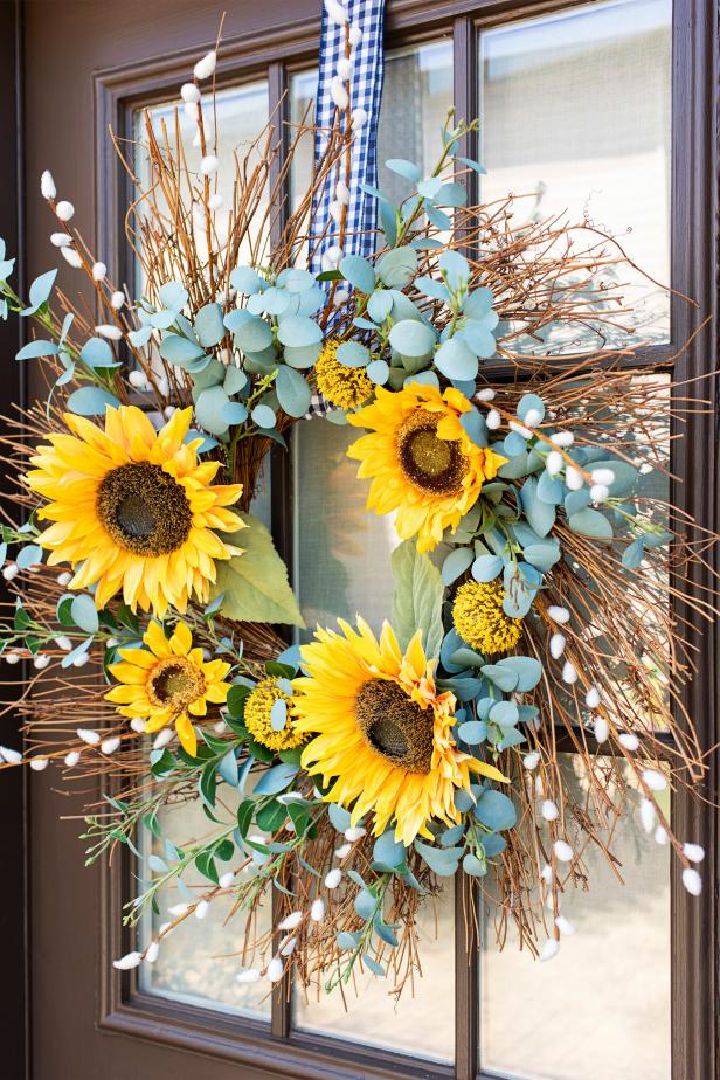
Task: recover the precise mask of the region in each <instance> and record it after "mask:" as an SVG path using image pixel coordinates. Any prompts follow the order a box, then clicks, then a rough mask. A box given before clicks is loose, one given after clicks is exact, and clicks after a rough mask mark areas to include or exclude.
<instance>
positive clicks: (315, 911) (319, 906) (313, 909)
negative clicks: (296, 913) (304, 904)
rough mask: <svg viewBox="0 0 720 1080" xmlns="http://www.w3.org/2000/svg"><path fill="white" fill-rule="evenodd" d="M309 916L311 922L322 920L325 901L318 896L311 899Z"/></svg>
mask: <svg viewBox="0 0 720 1080" xmlns="http://www.w3.org/2000/svg"><path fill="white" fill-rule="evenodd" d="M310 918H311V919H312V921H313V922H322V921H323V919H324V918H325V901H324V900H322V899H321V898H320V897H318V898H317V900H313V902H312V904H311V906H310Z"/></svg>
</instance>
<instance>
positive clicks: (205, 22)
mask: <svg viewBox="0 0 720 1080" xmlns="http://www.w3.org/2000/svg"><path fill="white" fill-rule="evenodd" d="M4 6H5V7H10V6H11V5H8V4H5V5H4ZM567 6H571V4H570V3H567V2H565V0H563V2H560V3H558V2H555V3H551V2H547V3H546V2H544V0H542V2H538V0H533V2H530V0H524V2H518V0H475V2H472V0H444V2H443V0H440V2H439V3H435V4H430V3H429V2H428V0H389V13H388V43H389V44H390V45H396V44H399V43H401V42H406V41H422V40H426V39H429V38H432V37H433V36H436V35H437V34H438V32H440V31H443V32H447V31H449V30H452V32H453V37H454V43H455V50H456V56H457V58H458V60H460V59H461V58H462V61H461V63H460V64H458V68H457V72H456V83H455V94H456V103H457V105H458V112H459V115H471V113H472V111H473V106H474V105H476V96H475V95H476V94H477V88H476V82H475V80H474V79H473V76H472V66H473V65H474V63H475V49H474V38H475V34H476V32H477V27H482V26H485V25H491V24H493V23H497V22H500V21H505V20H509V19H515V18H519V17H523V16H527V15H528V14H538V13H540V12H542V11H547V10H556V9H559V8H561V7H567ZM2 8H3V5H0V18H2V17H3V16H4V11H3V10H1V9H2ZM675 8H676V16H675V88H674V90H675V92H674V116H673V123H674V130H675V156H674V184H673V190H674V207H673V219H674V226H673V283H674V284H675V286H676V287H677V288H679V289H680V290H681V291H684V292H687V293H689V294H690V295H694V296H695V297H697V298H698V300H699V301H700V311H701V312H702V313H705V312H708V313H710V312H713V311H714V310H715V308H716V306H717V288H718V285H717V262H718V253H717V209H718V206H717V204H718V193H717V184H718V162H717V74H718V73H717V63H718V60H717V57H718V43H717V0H713V2H712V3H709V2H707V0H705V2H703V0H675ZM25 14H26V20H27V36H26V44H25V50H24V63H25V70H26V79H27V86H28V91H27V123H26V125H25V129H26V131H27V142H28V146H27V156H28V177H29V179H28V190H29V193H30V195H31V196H32V203H31V207H32V213H31V214H30V215H29V217H28V241H27V260H28V267H29V269H28V273H29V276H30V277H32V276H34V274H36V273H38V272H41V271H42V270H45V269H47V267H48V265H51V262H52V261H54V260H51V254H52V252H51V250H50V248H49V245H48V243H47V233H48V232H49V231H50V222H49V218H48V216H47V215H46V214H44V213H43V208H42V206H41V205H40V202H39V199H38V198H37V185H38V178H39V175H40V172H41V170H42V169H43V168H46V167H50V168H52V169H53V172H54V173H55V176H56V179H57V180H58V183H59V186H60V187H61V190H62V191H63V193H65V194H67V196H68V197H70V198H72V200H73V202H74V203H75V204H76V206H77V211H78V213H77V217H78V221H79V224H80V226H81V227H82V229H83V231H84V233H85V235H86V237H87V239H88V241H89V242H90V243H91V245H92V243H93V241H94V242H95V244H96V249H97V253H98V255H99V257H102V258H103V259H104V260H105V261H106V262H107V263H108V265H109V266H110V267H111V268H113V269H116V270H117V276H118V277H119V279H120V280H127V281H130V280H131V267H130V265H129V263H128V262H127V261H126V260H125V255H124V251H123V248H122V246H121V245H120V244H119V243H118V239H119V237H120V236H121V235H122V233H121V223H122V213H123V208H124V206H125V205H126V202H127V196H128V192H127V189H126V188H123V184H122V181H121V178H120V173H119V172H118V170H117V169H116V167H115V164H114V161H113V158H112V156H111V153H110V152H109V151H108V150H107V149H102V150H101V151H100V153H99V155H98V152H97V151H98V147H104V146H105V145H106V143H105V140H106V132H107V126H108V124H113V125H114V127H115V129H116V130H118V131H120V132H121V133H124V134H125V135H129V134H130V131H129V127H128V117H129V116H130V112H131V108H132V106H133V105H135V104H137V103H140V102H148V103H151V102H154V101H159V100H162V99H163V98H165V97H166V96H167V95H168V93H171V94H174V93H175V91H176V88H177V86H178V85H179V82H180V81H181V79H182V78H184V77H185V76H186V74H187V71H188V69H189V67H190V66H191V63H192V61H193V60H194V59H195V58H197V56H198V55H200V54H201V53H202V51H203V49H204V48H207V47H209V46H210V45H211V44H212V41H213V39H214V33H215V29H216V23H215V19H216V9H214V8H211V6H210V5H209V4H207V3H206V2H205V0H149V2H148V0H125V3H124V4H123V5H122V9H121V11H119V10H118V9H117V8H116V7H115V6H114V5H108V4H103V3H100V2H99V0H63V2H62V3H57V2H53V0H33V2H32V3H29V4H27V5H25ZM318 28H319V19H318V2H317V0H293V4H292V5H290V4H289V3H288V2H287V0H265V2H264V3H263V4H262V5H251V4H249V3H247V2H245V3H239V4H236V5H233V6H232V8H231V10H230V11H229V12H228V16H227V19H226V23H225V34H224V42H225V44H224V48H223V51H222V54H221V59H220V63H219V68H218V77H219V81H220V83H221V84H226V83H228V82H230V81H236V80H237V79H243V78H251V77H253V76H255V75H257V73H258V72H259V71H265V72H268V73H269V75H270V86H271V94H272V97H273V100H275V101H276V100H279V98H280V96H281V92H282V88H283V87H284V85H285V81H286V72H287V70H291V69H293V68H295V67H297V66H304V65H306V64H307V62H308V60H312V58H313V56H314V54H315V51H316V49H317V37H318ZM58 42H62V43H65V44H64V47H63V48H58ZM3 49H7V40H6V36H5V35H0V50H3ZM68 50H70V56H71V61H69V60H68V55H69V53H68ZM0 55H1V56H2V58H3V59H5V53H0ZM5 70H6V69H5V66H4V65H2V66H0V72H2V74H1V75H0V79H2V78H3V77H4V76H5ZM60 90H61V92H60ZM93 108H94V109H95V112H94V114H93ZM93 115H94V117H95V120H94V123H93ZM2 123H7V116H6V113H5V110H0V124H2ZM3 145H4V146H7V145H9V143H8V142H7V141H6V142H4V143H3ZM93 162H95V163H96V176H95V178H93V176H92V164H93ZM3 182H5V177H4V176H3ZM3 209H4V208H3V207H0V213H1V212H3ZM60 278H61V284H62V285H63V286H64V287H66V288H71V287H77V280H78V279H77V277H74V276H73V272H72V271H71V270H69V269H68V268H65V267H63V268H62V269H61V274H60ZM683 320H685V321H683ZM689 329H691V326H690V323H689V322H688V313H687V310H686V309H684V308H682V305H678V304H677V303H676V305H675V310H674V329H673V340H674V341H675V342H678V341H682V340H683V339H684V337H685V336H686V335H687V332H688V331H689ZM1 332H2V326H0V333H1ZM14 348H15V346H14V345H12V344H11V346H10V348H9V349H8V351H14ZM717 352H718V340H717V330H716V329H715V330H708V331H706V333H705V336H704V337H703V338H702V339H699V340H698V341H697V342H696V344H695V346H694V348H693V349H692V350H691V351H690V352H689V353H688V354H687V355H686V356H685V357H683V359H682V360H681V361H680V362H679V364H678V367H677V372H678V375H679V376H680V377H682V376H688V377H692V376H694V375H696V374H700V373H703V372H706V371H707V370H709V368H710V367H712V366H713V365H714V364H715V360H716V357H717ZM672 355H673V349H672V348H665V347H661V348H659V349H651V350H647V352H646V353H645V354H644V356H643V358H644V359H646V360H647V362H648V363H650V364H657V363H658V362H661V363H663V364H667V363H669V361H670V360H671V357H672ZM3 389H4V388H3ZM0 392H2V391H0ZM698 393H699V396H702V390H699V392H698ZM715 434H716V433H715V429H714V424H713V419H712V418H708V417H698V418H696V419H693V421H692V423H691V425H690V428H689V431H688V439H687V441H686V443H685V444H684V446H681V447H679V448H678V449H677V451H676V459H675V468H676V471H677V472H678V473H679V474H680V475H682V476H684V477H686V478H687V480H686V483H685V484H684V485H682V486H681V487H678V489H677V493H676V494H677V497H678V498H679V499H681V500H682V501H683V502H684V505H686V506H687V507H688V508H690V509H692V510H693V512H694V513H695V514H696V516H698V517H699V518H700V519H701V520H704V521H705V522H706V523H707V524H710V523H711V522H714V523H715V526H716V527H717V524H718V523H717V505H716V504H717V497H716V482H717V481H716V462H715V459H714V457H713V455H712V453H711V452H710V448H712V447H713V446H714V445H715V444H714V439H715ZM288 461H289V459H288V455H286V454H281V453H278V454H276V455H275V460H274V462H273V469H272V484H273V491H274V499H273V503H274V510H273V513H274V518H273V526H274V532H275V535H276V539H277V541H278V544H279V547H280V550H281V552H282V553H283V555H284V557H285V558H286V559H287V560H288V561H289V559H290V554H291V551H292V530H291V515H290V514H289V513H288V512H285V513H282V512H280V511H279V510H278V509H277V508H278V507H281V506H283V505H284V506H285V507H287V508H289V506H290V498H291V488H290V477H289V464H288ZM697 584H698V586H699V587H701V586H702V585H704V584H707V582H706V580H705V579H704V578H703V576H702V575H700V576H698V581H697ZM699 630H700V628H698V631H699ZM716 636H717V635H716V634H715V633H714V632H713V633H708V630H707V628H705V627H703V628H702V633H700V632H698V644H699V646H700V654H699V655H700V673H699V675H698V678H697V679H696V680H695V683H694V684H693V687H691V689H690V690H689V693H688V704H689V705H690V708H691V710H692V713H693V715H694V716H695V717H696V720H697V721H698V722H699V723H700V724H701V728H702V737H703V739H704V740H705V743H706V745H707V746H708V747H709V746H711V745H712V744H713V742H716V741H717V737H718V731H717V716H716V703H717V692H718V686H717V675H715V680H716V681H715V682H714V683H713V681H712V678H711V673H712V672H713V659H714V650H715V648H716V645H717V641H716ZM7 779H8V778H6V777H4V778H3V787H5V786H6V785H7ZM32 779H33V784H32V804H33V818H32V849H33V851H34V852H36V853H37V854H36V857H34V859H33V869H32V878H33V906H32V926H33V932H34V940H33V945H34V949H33V961H32V963H33V971H34V974H35V979H34V983H33V999H32V1003H33V1012H34V1016H35V1031H36V1037H35V1040H34V1049H35V1056H36V1059H35V1067H34V1070H33V1076H34V1077H36V1078H37V1080H97V1078H98V1077H101V1076H102V1077H103V1080H106V1078H107V1080H121V1078H122V1080H126V1078H127V1077H128V1076H132V1077H137V1078H139V1080H143V1078H145V1077H155V1076H170V1075H172V1076H173V1077H175V1078H177V1080H185V1078H186V1077H187V1078H188V1080H189V1078H190V1077H193V1078H196V1077H197V1076H198V1075H202V1076H203V1080H228V1078H230V1077H238V1076H242V1077H243V1078H244V1080H260V1078H261V1077H272V1076H278V1077H279V1076H295V1077H305V1078H308V1080H310V1078H315V1077H327V1078H336V1080H353V1078H361V1077H378V1078H384V1077H387V1078H390V1077H393V1076H396V1077H397V1076H411V1077H438V1078H439V1077H447V1078H449V1077H451V1076H453V1075H454V1074H455V1073H456V1074H457V1076H458V1077H459V1078H462V1080H469V1078H470V1077H472V1076H473V1075H474V1072H475V1069H476V1062H477V1060H478V1059H477V1041H478V1036H477V1024H478V1009H477V1001H478V983H477V973H478V966H479V965H478V954H477V943H476V942H472V941H471V942H470V947H469V948H468V943H467V942H466V939H465V932H464V913H465V911H466V902H467V888H468V885H467V884H465V885H463V884H462V883H461V882H460V881H459V882H458V900H457V904H458V912H459V914H460V911H461V910H462V914H460V917H459V919H458V928H457V932H456V946H457V958H458V959H457V964H458V966H457V1068H456V1070H453V1069H450V1068H446V1067H442V1066H433V1065H430V1064H427V1063H424V1062H423V1063H418V1062H414V1061H412V1059H409V1058H407V1057H403V1056H401V1055H394V1054H391V1053H387V1052H381V1051H374V1050H369V1049H362V1048H360V1047H355V1046H353V1045H352V1044H349V1043H346V1042H342V1041H340V1040H333V1039H325V1038H319V1037H317V1036H311V1035H307V1034H300V1033H291V1032H290V1033H289V1012H288V1010H287V1008H286V1006H285V1004H284V1001H283V1003H282V1005H281V1004H280V1003H279V1002H276V1007H275V1012H274V1022H273V1033H274V1034H273V1035H272V1036H271V1034H270V1032H269V1026H268V1025H263V1024H261V1023H259V1022H253V1021H239V1020H237V1019H232V1018H229V1017H223V1016H222V1015H220V1014H218V1013H216V1012H213V1011H211V1010H202V1009H195V1008H189V1007H187V1006H183V1005H179V1004H175V1003H171V1002H168V1001H164V1000H162V999H160V998H156V997H153V996H150V995H147V994H142V993H140V992H139V991H138V989H137V982H136V979H135V978H134V977H133V975H132V974H126V975H124V976H121V975H120V974H119V973H117V972H114V971H113V970H112V968H111V966H110V961H111V959H112V958H113V957H114V956H117V955H118V954H119V953H121V952H123V951H126V950H127V948H128V947H129V946H130V944H131V939H130V936H129V935H127V934H126V933H124V932H123V931H122V930H121V903H122V898H123V896H127V895H128V894H129V877H128V875H129V869H130V868H129V866H128V865H126V864H123V863H122V862H121V861H120V860H116V863H115V865H113V866H112V867H101V868H97V869H95V870H90V871H88V870H84V869H83V868H82V847H81V844H80V842H79V841H77V840H76V839H75V837H76V835H77V832H78V831H79V829H78V822H77V821H76V820H75V821H73V820H70V821H61V820H59V819H58V815H59V813H64V814H65V815H73V814H78V813H79V811H80V808H81V806H82V803H83V802H84V801H85V799H86V797H87V794H86V793H83V794H78V795H77V796H73V797H71V798H65V799H61V798H60V797H58V795H57V794H56V793H54V792H53V791H52V790H51V789H50V784H49V783H48V779H47V776H46V774H43V776H38V777H33V778H32ZM716 787H717V777H716V771H715V769H713V772H712V773H711V777H710V781H709V787H708V791H709V794H710V795H713V794H716ZM2 797H4V792H2V791H1V790H0V798H2ZM12 806H13V808H14V816H13V819H14V820H17V819H18V818H17V815H18V813H19V812H20V809H19V807H20V803H18V802H17V800H16V801H14V802H13V803H12ZM674 817H675V823H676V825H677V826H678V827H680V828H681V833H682V835H684V836H687V838H688V839H692V840H697V841H700V842H701V843H703V844H704V845H705V847H706V849H707V851H708V858H707V860H706V864H705V868H706V878H707V879H708V881H707V886H706V891H705V893H704V895H703V897H702V898H700V899H699V900H697V899H694V898H688V897H687V896H686V895H685V893H684V891H683V890H682V887H681V886H680V887H678V882H677V880H676V881H675V882H674V909H675V917H674V920H673V959H674V975H673V980H674V985H673V991H674V993H673V999H674V1006H675V1011H674V1029H675V1037H674V1049H673V1080H712V1078H717V1076H718V1073H717V1069H718V1053H717V1015H718V1002H717V985H718V980H717V970H716V965H717V962H718V942H717V916H718V911H717V907H718V901H717V858H718V844H717V835H716V833H717V815H716V814H713V813H710V812H707V811H704V812H701V813H699V814H696V813H694V812H691V810H690V808H689V805H688V804H687V802H686V801H684V800H682V798H680V799H676V800H675V809H674ZM2 842H5V840H3V841H2ZM11 850H12V851H15V853H16V855H17V845H16V846H15V847H14V848H12V849H11ZM6 911H7V909H6V908H4V907H3V908H2V909H0V918H3V917H5V913H6ZM461 927H462V929H461ZM69 987H70V988H71V990H72V992H68V988H69ZM96 988H97V993H96ZM12 989H13V993H14V998H13V1000H14V1001H16V997H17V985H16V984H15V983H14V982H13V987H12ZM3 1019H5V1018H2V1019H0V1025H1V1024H2V1022H3ZM9 1026H10V1025H9V1024H8V1027H9ZM288 1035H289V1037H288ZM17 1075H18V1077H21V1076H22V1075H23V1074H22V1073H18V1074H17ZM12 1080H14V1074H13V1077H12Z"/></svg>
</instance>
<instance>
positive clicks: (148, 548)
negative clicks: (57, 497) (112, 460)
mask: <svg viewBox="0 0 720 1080" xmlns="http://www.w3.org/2000/svg"><path fill="white" fill-rule="evenodd" d="M97 510H98V515H99V517H100V520H101V521H102V523H103V525H104V526H105V528H106V529H107V531H108V532H109V533H110V535H111V536H112V538H113V540H115V542H116V543H117V544H119V545H120V547H123V548H125V549H126V550H128V551H133V552H135V554H136V555H150V556H156V555H167V554H169V553H170V552H171V551H177V549H178V548H180V547H182V545H183V544H184V543H185V541H186V540H187V537H188V534H189V532H190V528H191V526H192V511H191V509H190V503H189V502H188V498H187V495H186V494H185V489H184V488H183V487H182V486H181V485H180V484H178V483H177V482H176V481H175V480H174V479H173V478H172V476H170V475H169V474H168V473H166V472H165V470H164V469H161V468H160V466H159V465H151V464H150V463H149V462H137V463H134V462H130V463H128V464H127V465H120V466H119V467H118V468H117V469H113V470H112V471H111V472H109V473H107V474H106V475H105V476H104V477H103V479H102V482H101V484H100V487H99V490H98V497H97Z"/></svg>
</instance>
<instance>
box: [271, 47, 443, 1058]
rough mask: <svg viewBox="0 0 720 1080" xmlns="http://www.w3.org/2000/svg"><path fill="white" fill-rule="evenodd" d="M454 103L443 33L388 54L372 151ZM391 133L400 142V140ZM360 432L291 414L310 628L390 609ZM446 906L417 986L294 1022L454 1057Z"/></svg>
mask: <svg viewBox="0 0 720 1080" xmlns="http://www.w3.org/2000/svg"><path fill="white" fill-rule="evenodd" d="M314 82H315V76H314V75H310V74H307V75H300V76H297V78H296V79H294V80H293V88H292V101H293V110H292V116H293V119H294V120H295V122H298V120H299V119H300V117H301V116H302V114H303V112H304V109H305V106H306V104H307V103H308V102H309V101H310V100H311V99H312V94H313V93H314ZM451 104H452V46H451V44H449V43H439V44H433V45H427V46H422V47H420V48H417V49H412V50H404V51H402V52H400V53H393V54H390V56H389V57H388V60H387V67H386V73H385V90H384V94H383V105H382V112H381V116H380V131H379V136H378V139H379V152H378V158H379V160H380V161H381V162H382V161H383V160H384V159H385V158H388V157H409V158H411V159H412V160H414V161H416V162H417V163H418V164H419V165H421V166H422V167H424V168H427V167H429V166H430V165H431V164H432V163H433V162H434V161H435V159H436V158H437V157H438V156H439V153H440V151H441V139H440V126H441V123H442V120H443V118H444V116H445V113H446V112H447V110H448V108H449V107H450V105H451ZM398 139H399V140H400V141H399V142H398ZM301 162H302V163H301V165H300V166H299V165H298V159H296V177H295V183H294V190H295V191H298V190H301V187H300V185H303V184H305V183H306V182H307V175H308V174H307V172H306V173H305V175H304V176H301V175H300V170H301V168H302V169H305V170H309V167H310V157H309V156H307V155H306V157H305V158H302V159H301ZM380 183H381V186H382V187H383V189H384V190H385V191H387V192H388V194H389V196H390V197H391V198H395V197H398V196H402V195H405V194H407V184H405V186H404V187H402V188H401V189H400V188H398V189H396V185H397V184H398V183H399V184H401V185H402V181H401V180H400V179H399V178H398V177H396V176H394V175H393V174H392V173H390V172H389V171H388V170H385V169H383V168H381V174H380ZM359 434H360V433H359V432H358V431H357V430H355V429H349V428H346V427H337V426H336V425H334V424H328V423H327V422H326V421H324V420H313V421H311V422H309V423H300V424H298V425H297V426H296V427H295V429H294V432H293V462H294V496H295V497H294V506H295V528H294V534H295V577H294V581H295V588H296V591H297V593H298V597H299V600H300V605H301V607H302V610H303V614H304V616H305V620H306V622H307V624H308V626H309V627H311V628H312V627H314V626H315V625H316V623H318V622H319V623H320V624H321V625H323V626H334V625H336V620H337V618H338V616H343V617H344V618H347V619H353V618H354V616H355V613H356V612H360V613H361V614H362V615H363V616H364V617H365V618H366V619H367V620H368V622H369V623H370V624H371V625H372V626H373V627H374V628H375V629H376V630H377V629H379V627H380V624H381V623H382V621H383V619H386V618H389V617H390V615H391V596H392V574H391V570H390V554H391V551H392V549H393V548H394V547H395V545H396V544H397V538H396V536H395V530H394V527H393V522H392V519H391V518H390V517H376V516H375V515H370V514H368V512H367V511H366V509H365V501H366V498H367V489H366V486H365V485H363V484H361V483H358V481H357V479H356V473H357V463H356V462H353V461H350V459H349V458H347V457H346V455H345V451H346V449H347V447H348V445H349V443H350V442H351V441H352V440H353V439H356V438H357V437H358V435H359ZM454 926H455V924H454V907H453V896H452V892H451V890H448V889H447V887H446V892H445V893H444V894H443V896H442V897H441V898H440V900H439V902H438V904H437V907H436V908H435V907H434V905H432V904H428V905H426V906H425V907H424V909H423V913H422V915H421V918H420V922H419V934H420V955H421V960H422V966H423V977H422V978H418V979H416V980H415V983H414V994H413V988H412V987H411V986H409V985H408V986H405V988H404V990H403V995H402V998H401V1000H400V1003H399V1004H398V1005H397V1007H396V1006H395V1005H394V1003H393V1000H392V997H391V996H390V997H389V996H388V995H389V994H390V993H391V991H392V989H393V986H394V980H393V977H392V974H389V975H388V977H387V978H385V979H378V978H376V977H375V976H372V975H368V976H364V975H358V978H357V989H358V996H357V997H356V996H355V988H354V987H353V986H350V987H349V988H348V992H347V995H346V997H347V1011H346V1010H345V1006H344V1004H343V1002H342V999H341V997H340V995H338V994H335V995H333V996H328V995H327V994H325V992H324V990H323V988H322V987H320V989H319V990H318V991H317V992H315V993H312V994H308V995H307V997H305V996H304V995H303V993H302V991H298V992H297V995H296V997H297V1001H296V1008H295V1013H296V1025H297V1027H298V1028H301V1029H303V1030H306V1031H314V1032H318V1033H322V1034H326V1035H334V1036H337V1037H341V1038H347V1039H351V1040H353V1041H356V1042H362V1043H364V1044H367V1045H371V1046H383V1047H387V1048H388V1049H391V1050H396V1051H398V1052H400V1053H408V1054H413V1055H415V1056H419V1057H424V1058H431V1059H436V1060H439V1061H446V1062H448V1061H452V1060H453V1057H454V1041H455V989H454V987H455V953H454V935H455V929H454Z"/></svg>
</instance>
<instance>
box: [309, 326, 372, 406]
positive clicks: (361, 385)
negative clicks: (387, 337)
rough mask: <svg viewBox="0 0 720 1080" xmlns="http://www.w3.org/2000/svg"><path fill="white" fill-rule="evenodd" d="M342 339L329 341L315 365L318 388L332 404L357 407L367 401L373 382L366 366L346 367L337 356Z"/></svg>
mask: <svg viewBox="0 0 720 1080" xmlns="http://www.w3.org/2000/svg"><path fill="white" fill-rule="evenodd" d="M340 345H341V342H340V341H336V340H335V341H327V342H326V343H325V345H324V346H323V350H322V352H321V353H320V356H319V357H318V361H317V363H316V365H315V375H316V378H317V388H318V390H319V391H320V393H321V394H322V395H323V397H325V398H327V400H328V401H329V402H330V404H331V405H336V406H337V407H338V408H339V409H356V408H357V407H358V405H362V404H363V402H365V401H367V399H368V398H369V397H370V395H371V394H372V392H373V384H372V382H371V381H370V379H369V378H368V377H367V375H366V374H365V369H364V368H353V367H345V365H344V364H341V363H340V361H339V360H338V358H337V351H338V347H339V346H340Z"/></svg>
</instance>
